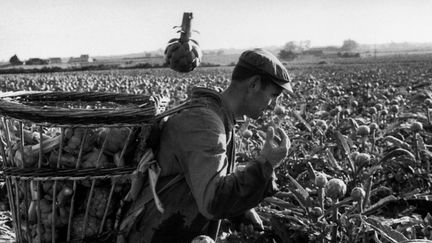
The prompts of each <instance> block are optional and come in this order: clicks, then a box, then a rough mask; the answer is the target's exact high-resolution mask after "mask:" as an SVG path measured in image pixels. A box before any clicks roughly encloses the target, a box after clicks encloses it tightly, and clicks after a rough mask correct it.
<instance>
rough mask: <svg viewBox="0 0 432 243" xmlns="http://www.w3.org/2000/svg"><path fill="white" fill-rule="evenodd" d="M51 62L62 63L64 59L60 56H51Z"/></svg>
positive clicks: (49, 61) (49, 60)
mask: <svg viewBox="0 0 432 243" xmlns="http://www.w3.org/2000/svg"><path fill="white" fill-rule="evenodd" d="M48 63H49V64H59V63H62V60H61V58H60V57H51V58H49V59H48Z"/></svg>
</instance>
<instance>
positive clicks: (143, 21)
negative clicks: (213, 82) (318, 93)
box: [0, 0, 432, 60]
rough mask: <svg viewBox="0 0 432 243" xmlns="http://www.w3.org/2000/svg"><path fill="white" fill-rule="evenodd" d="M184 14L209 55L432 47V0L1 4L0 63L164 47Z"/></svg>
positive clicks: (9, 0)
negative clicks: (350, 45)
mask: <svg viewBox="0 0 432 243" xmlns="http://www.w3.org/2000/svg"><path fill="white" fill-rule="evenodd" d="M183 12H193V14H194V19H193V28H194V29H196V30H198V31H199V32H200V34H193V37H194V38H195V39H196V40H198V41H199V42H200V45H201V48H202V49H204V50H206V49H217V48H230V47H233V48H249V47H262V46H271V45H278V46H281V45H283V44H284V43H286V42H288V41H301V40H310V41H311V44H312V46H324V45H337V46H340V45H342V42H343V40H345V39H353V40H355V41H357V42H359V43H361V44H374V43H388V42H392V41H393V42H432V31H431V27H432V0H403V1H402V0H217V1H206V0H0V60H8V59H9V58H10V57H11V56H12V55H14V54H17V55H18V57H19V58H20V59H28V58H30V57H42V58H47V57H71V56H79V55H80V54H89V55H91V56H98V55H115V54H129V53H138V52H143V51H152V50H156V49H159V48H164V47H165V45H166V43H167V41H168V40H169V39H171V38H173V37H176V36H178V34H176V33H175V30H173V29H172V27H173V26H175V25H180V24H181V19H182V15H183Z"/></svg>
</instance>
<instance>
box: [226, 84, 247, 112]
mask: <svg viewBox="0 0 432 243" xmlns="http://www.w3.org/2000/svg"><path fill="white" fill-rule="evenodd" d="M240 97H241V94H240V93H239V92H238V91H237V90H234V89H233V88H232V87H228V88H227V89H225V90H224V91H223V92H222V100H223V102H224V103H225V104H226V106H227V107H228V108H229V109H230V110H231V112H232V113H233V114H234V117H235V118H238V117H243V114H241V109H240V105H241V104H240V100H241V99H240Z"/></svg>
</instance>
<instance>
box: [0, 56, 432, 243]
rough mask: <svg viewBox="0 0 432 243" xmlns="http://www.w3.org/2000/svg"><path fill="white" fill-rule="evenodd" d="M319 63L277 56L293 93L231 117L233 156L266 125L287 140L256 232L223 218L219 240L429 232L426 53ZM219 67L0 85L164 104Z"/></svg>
mask: <svg viewBox="0 0 432 243" xmlns="http://www.w3.org/2000/svg"><path fill="white" fill-rule="evenodd" d="M324 61H325V62H300V61H298V62H287V63H286V65H287V68H288V70H289V72H290V74H291V77H292V79H293V86H294V90H295V91H296V93H297V97H289V96H288V95H284V96H283V97H282V99H281V100H280V104H279V105H278V108H277V109H275V111H269V112H267V113H266V114H264V116H263V117H261V118H259V119H257V120H255V121H253V120H247V119H246V120H242V121H241V122H239V124H238V127H237V134H236V136H237V137H238V144H237V145H236V148H237V155H238V157H237V160H238V162H239V163H240V164H241V163H243V162H244V161H247V160H248V159H249V158H253V157H254V156H255V155H256V153H258V152H259V149H260V148H261V146H262V144H263V142H264V140H263V137H262V131H266V129H267V127H268V126H269V125H277V126H281V127H283V128H284V129H285V130H286V131H287V133H288V135H289V137H290V139H291V143H292V145H291V149H290V154H289V157H288V158H287V159H286V161H285V162H284V163H283V164H282V165H281V166H280V167H279V168H278V169H277V171H276V174H277V177H278V180H277V184H278V187H279V189H280V191H279V192H278V193H277V194H276V195H275V196H274V197H269V198H266V199H265V200H264V202H263V203H261V204H260V205H259V206H258V207H257V208H256V210H257V212H258V214H260V216H261V217H262V219H263V222H264V224H265V231H263V232H256V233H254V234H243V233H240V232H239V231H238V229H236V228H235V227H234V226H232V225H230V224H229V222H227V221H224V222H223V224H222V228H221V233H220V239H219V242H271V241H268V240H269V239H270V238H273V239H275V240H276V242H409V241H408V240H409V239H429V240H432V216H431V213H432V192H431V188H432V174H431V167H430V163H431V161H432V153H431V151H432V125H431V121H430V116H431V115H430V110H431V109H432V56H430V55H411V56H410V55H404V56H397V57H378V58H376V59H375V58H373V57H370V58H357V59H331V60H324ZM319 63H320V64H319ZM231 71H232V67H214V68H197V69H196V70H195V71H193V72H191V73H188V74H180V73H176V72H174V71H172V70H169V69H165V68H158V69H132V70H108V71H85V72H59V73H43V74H42V73H38V74H6V75H0V90H1V91H2V92H8V91H20V90H43V91H46V90H52V91H99V92H119V93H134V94H158V95H163V96H168V97H170V99H171V102H170V104H169V105H170V106H174V105H176V104H179V103H181V102H182V100H184V99H185V98H186V97H187V94H188V92H189V90H190V88H191V87H192V86H205V87H209V88H218V87H220V88H225V87H226V86H227V85H228V84H229V80H230V74H231ZM239 169H241V168H239ZM0 183H1V179H0ZM0 195H1V196H0V210H2V211H1V212H0V242H1V240H3V239H10V238H12V237H13V234H11V227H12V224H11V222H10V214H9V213H8V206H7V203H6V202H7V199H6V195H5V189H2V194H0ZM265 240H267V241H265ZM278 240H279V241H278Z"/></svg>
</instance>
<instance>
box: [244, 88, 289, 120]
mask: <svg viewBox="0 0 432 243" xmlns="http://www.w3.org/2000/svg"><path fill="white" fill-rule="evenodd" d="M259 85H260V87H259V88H258V89H256V90H253V91H252V92H251V94H250V96H249V97H248V98H249V99H248V109H247V110H248V112H247V114H246V115H247V116H248V117H250V118H252V119H257V118H259V117H260V116H262V115H263V113H264V111H265V110H266V109H270V110H273V109H274V108H275V106H276V104H277V100H278V98H279V97H280V96H281V93H282V88H281V87H280V86H278V85H276V84H273V83H270V84H268V85H267V86H266V87H265V88H262V83H261V82H260V84H259Z"/></svg>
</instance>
